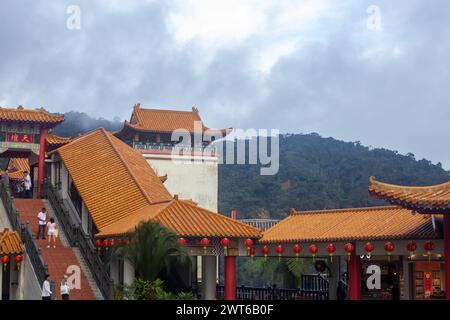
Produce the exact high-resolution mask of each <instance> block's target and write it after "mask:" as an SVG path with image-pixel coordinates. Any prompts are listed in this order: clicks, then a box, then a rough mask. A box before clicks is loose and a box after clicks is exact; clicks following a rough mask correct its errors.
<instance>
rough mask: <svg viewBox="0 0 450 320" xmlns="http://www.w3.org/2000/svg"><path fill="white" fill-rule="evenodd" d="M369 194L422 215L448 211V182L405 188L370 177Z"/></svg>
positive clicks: (449, 200)
mask: <svg viewBox="0 0 450 320" xmlns="http://www.w3.org/2000/svg"><path fill="white" fill-rule="evenodd" d="M369 181H370V183H371V185H370V186H369V194H370V195H372V196H375V197H379V198H382V199H386V200H388V201H389V202H391V203H392V204H396V205H401V206H404V207H406V208H409V209H412V210H416V211H418V212H423V213H427V212H430V213H439V212H441V211H448V210H450V181H449V182H446V183H442V184H438V185H434V186H426V187H407V186H398V185H394V184H389V183H383V182H380V181H377V180H376V179H375V177H370V178H369Z"/></svg>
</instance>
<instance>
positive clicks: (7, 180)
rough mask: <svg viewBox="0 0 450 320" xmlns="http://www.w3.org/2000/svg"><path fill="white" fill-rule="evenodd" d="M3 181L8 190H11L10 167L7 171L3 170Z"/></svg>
mask: <svg viewBox="0 0 450 320" xmlns="http://www.w3.org/2000/svg"><path fill="white" fill-rule="evenodd" d="M2 182H3V185H4V186H5V188H6V190H9V175H8V169H6V170H5V171H2Z"/></svg>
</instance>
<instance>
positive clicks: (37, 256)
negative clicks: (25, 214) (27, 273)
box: [0, 182, 48, 284]
mask: <svg viewBox="0 0 450 320" xmlns="http://www.w3.org/2000/svg"><path fill="white" fill-rule="evenodd" d="M0 198H1V199H2V202H3V206H4V208H5V210H6V214H7V215H8V219H9V221H10V223H11V226H12V228H13V229H14V230H15V231H18V232H19V233H20V235H21V239H22V241H23V243H24V245H25V250H26V252H27V255H28V257H29V258H30V261H31V264H32V266H33V269H34V272H35V274H36V277H37V279H38V281H39V283H40V284H42V283H43V282H44V280H45V276H46V275H47V274H48V267H47V264H46V263H45V261H44V259H43V258H42V255H41V250H40V249H39V248H38V246H37V244H36V242H35V241H34V235H33V232H32V231H31V228H30V225H29V223H28V222H27V223H26V224H25V225H23V224H22V223H21V221H20V216H19V210H17V208H16V206H15V205H14V200H13V197H12V196H11V194H10V192H9V190H7V188H6V187H5V185H4V184H3V182H0Z"/></svg>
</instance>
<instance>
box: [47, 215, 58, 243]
mask: <svg viewBox="0 0 450 320" xmlns="http://www.w3.org/2000/svg"><path fill="white" fill-rule="evenodd" d="M47 230H48V246H47V248H50V246H51V244H52V239H53V248H56V235H57V231H56V223H55V219H53V218H50V221H49V222H48V223H47Z"/></svg>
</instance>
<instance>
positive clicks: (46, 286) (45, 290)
mask: <svg viewBox="0 0 450 320" xmlns="http://www.w3.org/2000/svg"><path fill="white" fill-rule="evenodd" d="M42 300H52V292H51V290H50V275H49V274H47V275H46V276H45V280H44V283H43V284H42Z"/></svg>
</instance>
